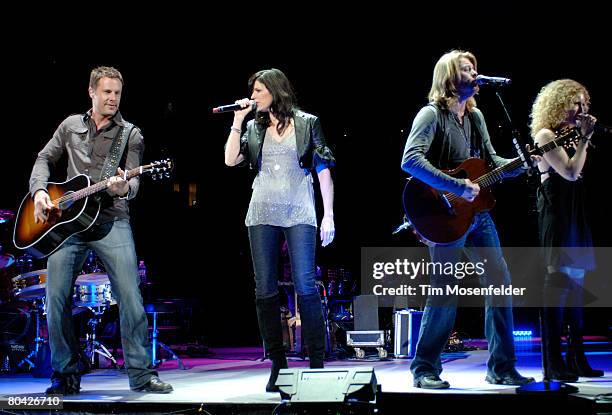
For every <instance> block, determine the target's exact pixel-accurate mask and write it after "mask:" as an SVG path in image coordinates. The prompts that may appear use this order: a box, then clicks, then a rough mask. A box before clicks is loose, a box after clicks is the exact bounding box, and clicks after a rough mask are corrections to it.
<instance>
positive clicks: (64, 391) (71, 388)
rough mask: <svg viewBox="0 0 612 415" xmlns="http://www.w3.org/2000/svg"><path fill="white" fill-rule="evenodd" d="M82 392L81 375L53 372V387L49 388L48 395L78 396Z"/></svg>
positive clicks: (46, 392)
mask: <svg viewBox="0 0 612 415" xmlns="http://www.w3.org/2000/svg"><path fill="white" fill-rule="evenodd" d="M80 391H81V376H80V375H76V374H75V375H63V374H60V373H57V372H53V374H52V375H51V386H49V387H48V388H47V390H46V391H45V394H47V395H76V394H78V393H79V392H80Z"/></svg>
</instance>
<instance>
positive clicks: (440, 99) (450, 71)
mask: <svg viewBox="0 0 612 415" xmlns="http://www.w3.org/2000/svg"><path fill="white" fill-rule="evenodd" d="M461 58H465V59H467V60H469V61H470V62H471V63H472V65H474V70H476V57H475V56H474V55H473V54H472V53H470V52H466V51H463V50H457V49H455V50H451V51H450V52H447V53H445V54H444V55H442V57H441V58H440V59H438V62H437V63H436V66H435V67H434V72H433V79H432V81H431V89H430V90H429V96H428V98H429V102H433V103H436V104H438V105H439V106H440V107H441V108H443V109H448V107H449V106H450V105H451V104H452V103H453V102H456V101H457V100H458V98H459V93H458V91H457V85H458V84H459V83H460V82H461V69H460V67H459V60H460V59H461ZM466 106H467V109H468V111H470V110H471V109H472V108H473V107H475V106H476V100H475V99H474V97H470V98H469V99H468V101H467V105H466Z"/></svg>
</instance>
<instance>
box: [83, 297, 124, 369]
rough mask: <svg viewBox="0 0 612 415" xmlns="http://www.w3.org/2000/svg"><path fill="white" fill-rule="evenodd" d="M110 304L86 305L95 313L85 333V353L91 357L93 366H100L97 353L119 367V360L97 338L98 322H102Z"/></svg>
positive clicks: (90, 361) (114, 366) (90, 360)
mask: <svg viewBox="0 0 612 415" xmlns="http://www.w3.org/2000/svg"><path fill="white" fill-rule="evenodd" d="M109 306H110V305H109V304H104V305H95V306H87V307H86V308H87V309H89V311H91V313H92V314H93V316H92V317H91V318H90V319H89V321H88V322H87V325H88V326H89V333H87V334H86V335H85V354H86V355H87V358H88V359H89V363H90V365H91V367H97V366H98V365H96V357H97V356H96V354H98V355H100V356H103V357H105V358H107V359H108V360H110V361H111V362H112V363H113V368H115V369H116V368H117V367H118V365H117V360H116V359H115V357H114V356H113V355H112V354H111V352H110V351H109V350H108V348H107V347H106V346H105V345H104V344H103V343H102V342H99V341H98V340H97V339H96V333H97V328H98V324H100V322H101V321H102V315H103V314H104V312H105V311H106V309H107V308H108V307H109Z"/></svg>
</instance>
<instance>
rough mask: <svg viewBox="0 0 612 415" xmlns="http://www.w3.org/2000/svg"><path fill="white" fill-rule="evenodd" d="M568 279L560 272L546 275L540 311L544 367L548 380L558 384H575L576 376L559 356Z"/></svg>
mask: <svg viewBox="0 0 612 415" xmlns="http://www.w3.org/2000/svg"><path fill="white" fill-rule="evenodd" d="M569 283H570V280H569V277H568V276H567V275H566V274H564V273H561V272H555V273H548V274H546V278H545V280H544V305H545V307H544V308H543V309H542V330H543V332H542V343H543V344H542V347H543V348H545V349H546V361H545V362H543V363H544V364H545V365H546V369H547V372H548V377H549V379H554V380H558V381H560V382H576V381H577V380H578V376H577V375H576V374H575V373H572V372H570V371H569V370H568V368H567V366H566V365H565V362H564V361H563V357H562V356H561V331H562V328H563V310H564V306H565V304H566V302H567V297H568V293H569V287H570V285H569Z"/></svg>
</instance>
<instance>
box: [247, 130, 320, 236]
mask: <svg viewBox="0 0 612 415" xmlns="http://www.w3.org/2000/svg"><path fill="white" fill-rule="evenodd" d="M245 223H246V226H255V225H274V226H283V227H290V226H295V225H312V226H315V227H316V226H317V216H316V213H315V200H314V190H313V187H312V176H311V175H310V173H309V172H307V171H305V170H304V169H303V168H301V167H300V165H299V164H298V158H297V144H296V138H295V129H294V130H293V132H291V134H290V135H288V136H287V137H285V138H284V139H283V141H281V142H280V143H279V142H277V141H276V140H275V139H274V138H272V137H271V136H270V135H269V133H268V131H266V136H265V138H264V144H263V149H262V159H261V170H260V171H259V173H258V174H257V176H256V177H255V180H254V181H253V194H252V195H251V203H249V211H248V212H247V216H246V220H245Z"/></svg>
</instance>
